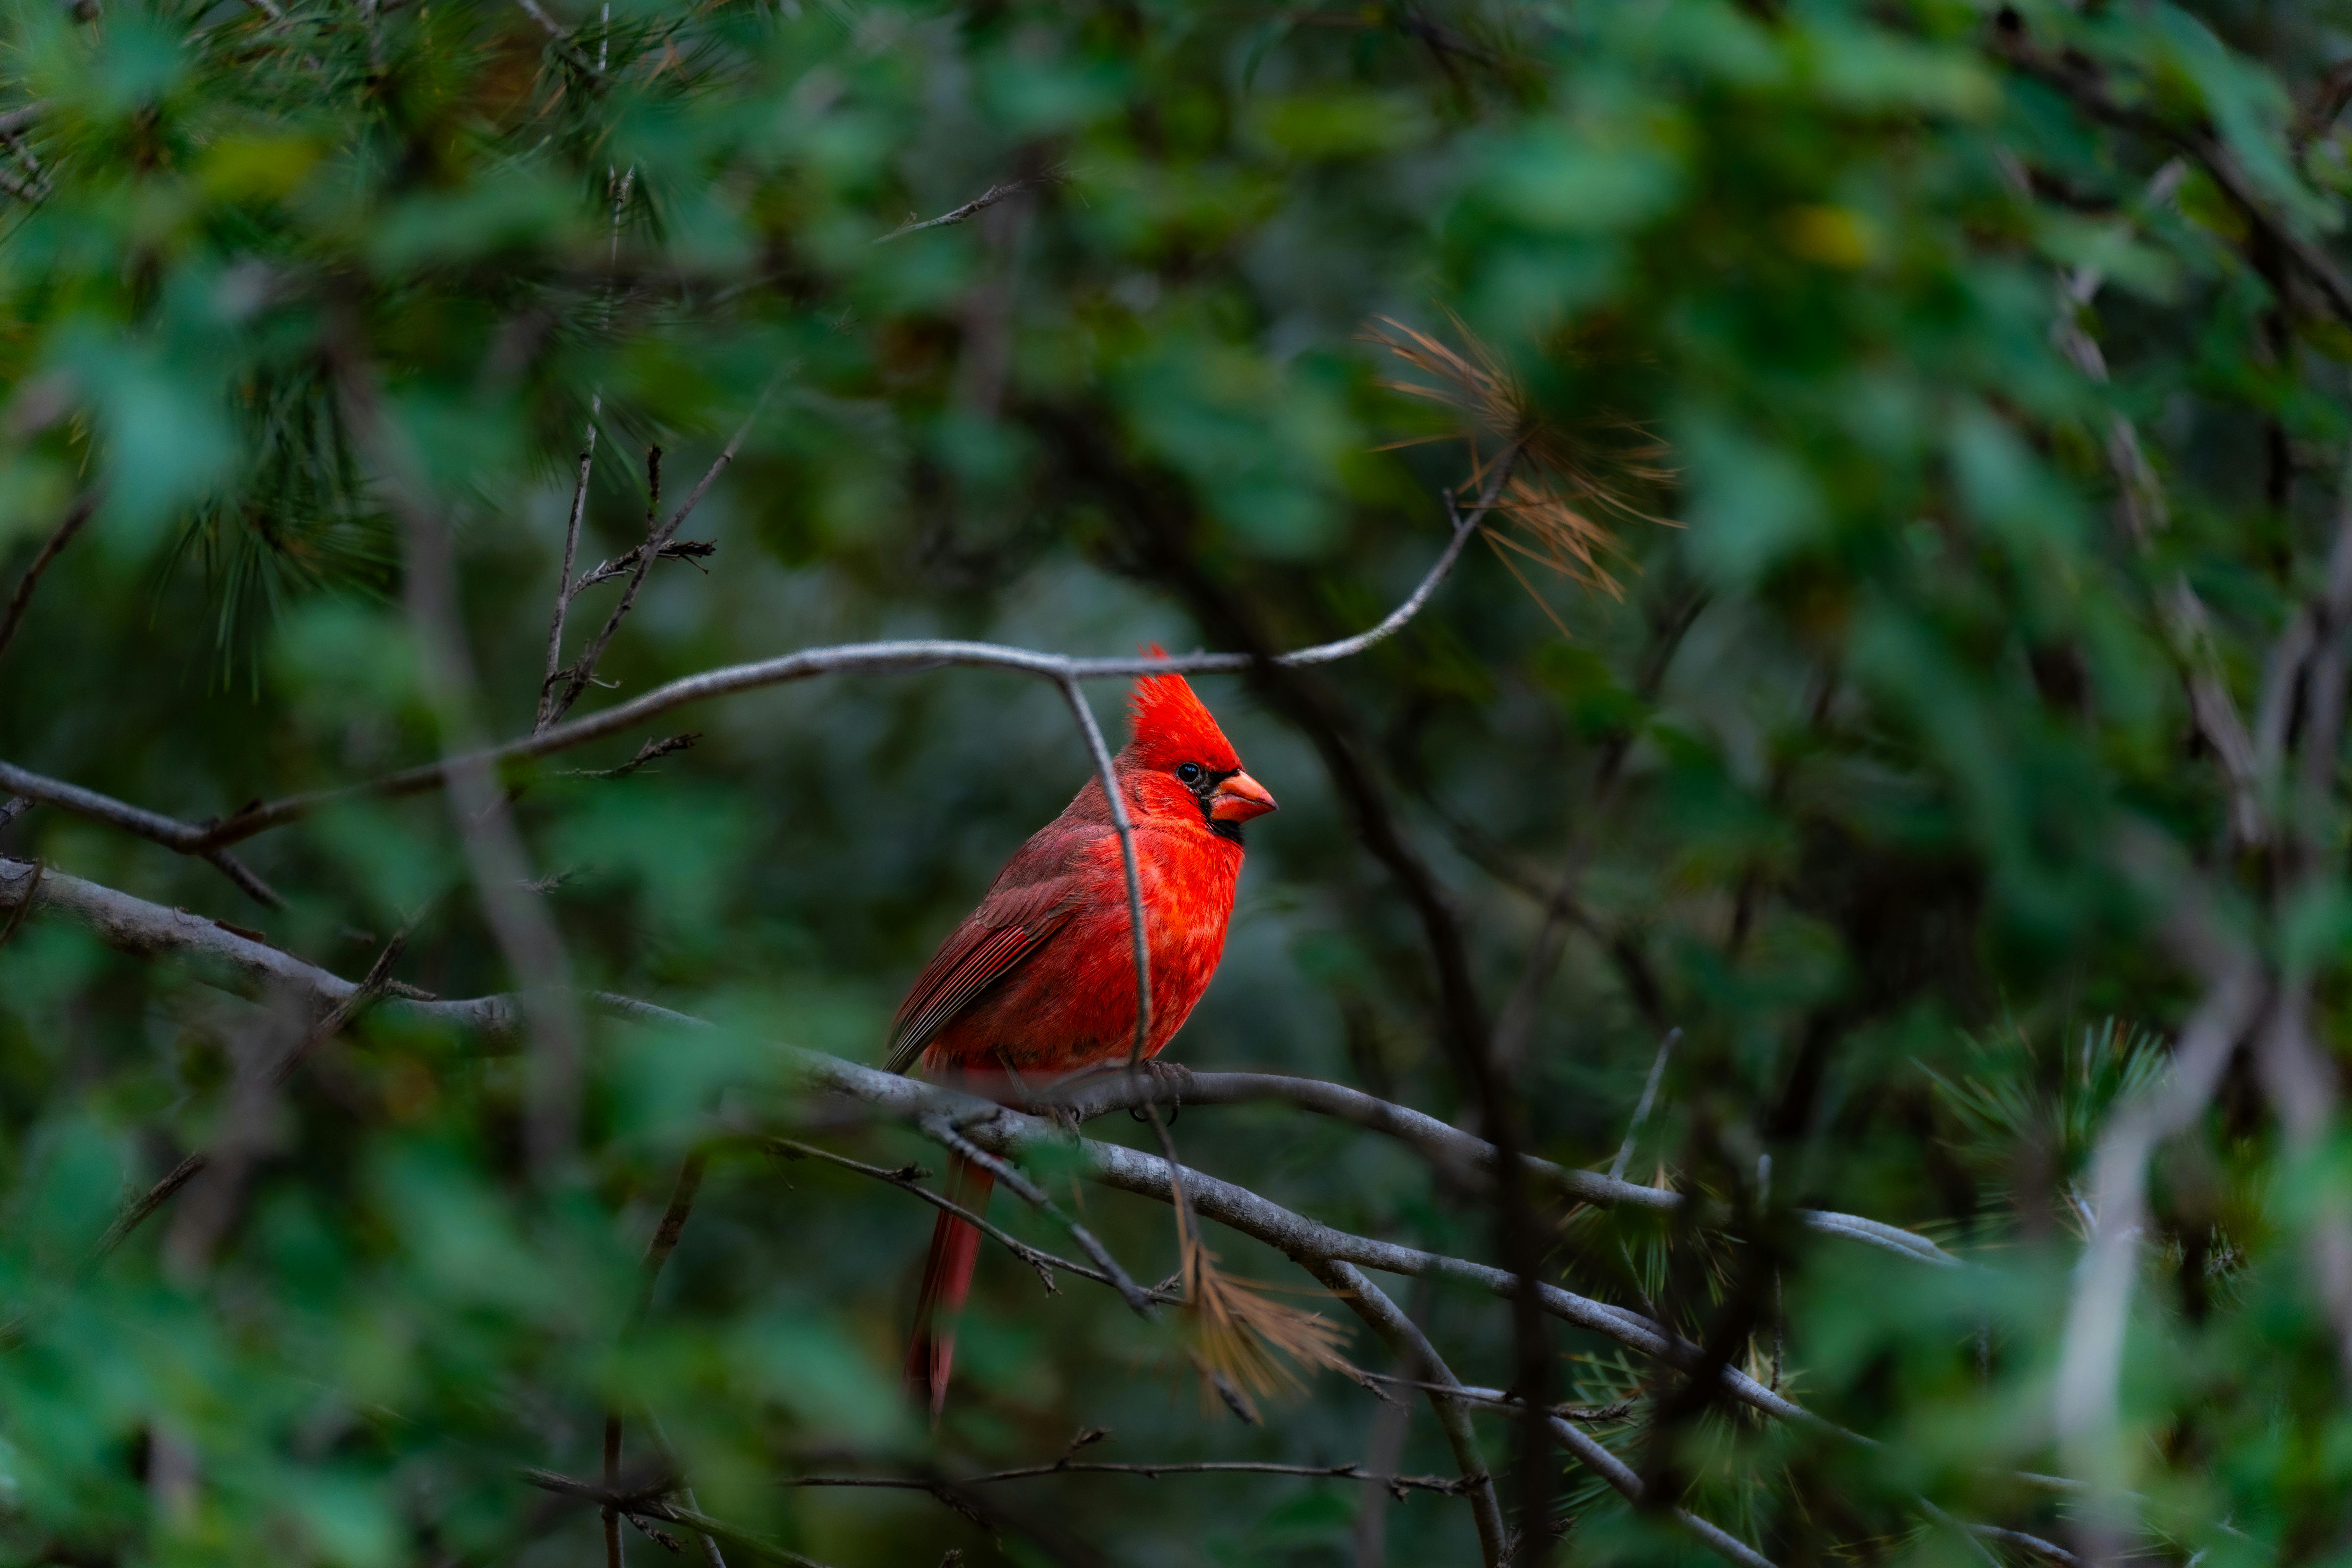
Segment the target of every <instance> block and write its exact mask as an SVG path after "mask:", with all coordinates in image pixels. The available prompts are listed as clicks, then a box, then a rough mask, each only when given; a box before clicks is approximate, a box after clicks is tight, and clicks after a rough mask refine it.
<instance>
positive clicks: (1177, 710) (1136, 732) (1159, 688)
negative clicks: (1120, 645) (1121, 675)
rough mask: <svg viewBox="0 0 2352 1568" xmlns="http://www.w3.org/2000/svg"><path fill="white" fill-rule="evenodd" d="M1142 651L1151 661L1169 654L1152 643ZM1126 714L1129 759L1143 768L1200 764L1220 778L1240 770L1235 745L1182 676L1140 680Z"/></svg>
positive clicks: (1144, 677)
mask: <svg viewBox="0 0 2352 1568" xmlns="http://www.w3.org/2000/svg"><path fill="white" fill-rule="evenodd" d="M1143 651H1144V652H1145V653H1147V654H1149V655H1150V656H1151V657H1152V658H1167V657H1168V653H1167V650H1166V649H1164V648H1162V647H1160V645H1159V644H1158V643H1152V644H1150V645H1149V646H1147V647H1145V648H1144V650H1143ZM1128 714H1129V720H1130V721H1131V722H1132V725H1133V729H1132V731H1131V734H1130V738H1129V741H1128V742H1127V754H1128V755H1129V756H1130V757H1132V758H1133V759H1135V761H1136V762H1138V763H1141V764H1142V765H1143V766H1145V767H1147V768H1162V767H1174V766H1176V765H1177V764H1178V763H1200V764H1201V765H1202V767H1204V768H1207V769H1209V770H1211V771H1212V772H1214V773H1223V772H1224V771H1225V770H1226V769H1228V768H1238V767H1240V766H1241V765H1242V760H1241V758H1240V757H1238V756H1236V755H1235V754H1234V746H1233V742H1230V741H1228V740H1226V739H1225V732H1224V731H1223V730H1220V729H1218V728H1217V721H1216V720H1215V719H1213V717H1211V716H1210V713H1209V710H1208V709H1206V708H1205V707H1203V706H1202V703H1201V700H1200V699H1199V698H1198V697H1196V696H1194V695H1193V694H1192V682H1190V681H1188V680H1186V679H1184V678H1183V677H1182V676H1181V675H1146V676H1142V677H1140V678H1139V679H1137V681H1136V683H1135V694H1134V695H1133V696H1132V697H1130V698H1129V699H1128Z"/></svg>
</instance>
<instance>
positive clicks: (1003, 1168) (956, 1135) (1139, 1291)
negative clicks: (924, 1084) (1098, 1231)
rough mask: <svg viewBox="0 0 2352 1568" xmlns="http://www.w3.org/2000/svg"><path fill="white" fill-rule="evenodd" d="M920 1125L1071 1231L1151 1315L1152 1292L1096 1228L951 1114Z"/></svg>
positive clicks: (1141, 1311) (1124, 1293) (1139, 1309)
mask: <svg viewBox="0 0 2352 1568" xmlns="http://www.w3.org/2000/svg"><path fill="white" fill-rule="evenodd" d="M918 1125H919V1126H920V1127H921V1128H922V1130H923V1131H924V1133H925V1134H926V1135H927V1136H929V1138H931V1139H933V1140H934V1141H936V1142H939V1143H940V1145H941V1146H942V1147H945V1148H947V1149H950V1150H952V1151H954V1152H956V1153H958V1154H961V1155H962V1156H963V1157H964V1158H965V1159H967V1160H969V1161H971V1163H973V1164H975V1165H978V1166H980V1167H981V1168H982V1170H985V1171H987V1172H989V1173H991V1174H992V1175H993V1176H995V1178H996V1179H997V1180H998V1181H1000V1182H1002V1183H1003V1184H1004V1185H1005V1186H1006V1188H1008V1189H1009V1190H1010V1191H1011V1192H1012V1193H1013V1194H1014V1195H1015V1196H1016V1197H1018V1198H1020V1199H1021V1201H1022V1202H1024V1203H1025V1204H1027V1205H1029V1206H1030V1207H1032V1208H1034V1209H1035V1210H1036V1211H1037V1212H1038V1213H1040V1214H1042V1215H1045V1217H1046V1218H1048V1219H1050V1220H1052V1221H1054V1222H1055V1224H1057V1225H1059V1226H1061V1227H1062V1228H1063V1229H1064V1230H1066V1231H1068V1232H1069V1233H1070V1239H1071V1240H1073V1241H1075V1242H1076V1243H1077V1244H1078V1246H1079V1247H1080V1248H1081V1249H1083V1250H1084V1251H1085V1253H1086V1255H1087V1257H1088V1258H1093V1259H1094V1260H1095V1267H1096V1268H1099V1269H1101V1270H1102V1271H1103V1272H1104V1273H1105V1274H1107V1275H1108V1276H1109V1277H1110V1281H1111V1288H1112V1289H1116V1290H1117V1291H1118V1293H1119V1295H1120V1296H1121V1297H1123V1298H1125V1300H1126V1301H1127V1304H1128V1305H1129V1307H1131V1308H1133V1309H1134V1310H1135V1312H1136V1315H1137V1316H1139V1317H1142V1318H1150V1316H1151V1308H1152V1299H1151V1293H1150V1291H1148V1290H1146V1289H1143V1288H1142V1287H1141V1286H1139V1285H1138V1284H1137V1283H1136V1282H1135V1281H1134V1279H1131V1278H1129V1275H1128V1272H1127V1270H1126V1269H1124V1268H1120V1267H1119V1266H1118V1259H1117V1258H1113V1257H1112V1256H1111V1255H1110V1249H1109V1248H1108V1247H1105V1246H1103V1244H1102V1243H1101V1242H1099V1241H1097V1240H1096V1239H1095V1234H1094V1232H1092V1231H1090V1230H1088V1229H1087V1227H1086V1226H1082V1225H1080V1224H1079V1223H1078V1222H1077V1221H1076V1220H1074V1219H1072V1218H1071V1217H1070V1216H1069V1215H1066V1214H1064V1213H1063V1212H1062V1211H1061V1209H1060V1207H1059V1206H1058V1205H1055V1202H1054V1200H1053V1199H1051V1198H1049V1197H1047V1196H1046V1195H1045V1189H1044V1188H1042V1187H1040V1186H1038V1185H1037V1184H1036V1183H1034V1182H1033V1181H1031V1180H1030V1179H1029V1178H1028V1177H1027V1176H1024V1175H1023V1174H1022V1173H1020V1172H1019V1171H1018V1170H1016V1169H1014V1168H1013V1166H1012V1165H1010V1164H1007V1163H1005V1162H1004V1161H1003V1160H1001V1159H999V1158H997V1157H996V1156H995V1155H994V1154H992V1153H990V1152H988V1151H987V1150H985V1149H982V1148H981V1147H980V1146H979V1145H977V1144H975V1143H973V1142H971V1140H970V1139H968V1138H966V1137H964V1135H963V1134H962V1132H961V1131H959V1130H958V1128H957V1127H956V1125H955V1123H954V1122H952V1121H950V1120H949V1119H948V1118H946V1117H944V1116H929V1117H926V1118H924V1119H923V1120H922V1121H920V1122H919V1123H918Z"/></svg>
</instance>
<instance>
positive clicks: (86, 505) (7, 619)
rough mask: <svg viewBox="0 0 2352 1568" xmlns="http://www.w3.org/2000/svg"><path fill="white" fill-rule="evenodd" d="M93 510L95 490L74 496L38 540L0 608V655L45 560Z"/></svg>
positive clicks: (52, 556)
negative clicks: (34, 552)
mask: <svg viewBox="0 0 2352 1568" xmlns="http://www.w3.org/2000/svg"><path fill="white" fill-rule="evenodd" d="M97 510H98V492H97V491H96V490H86V491H84V492H83V493H82V494H81V495H79V496H78V497H76V498H75V500H74V502H73V504H72V505H71V506H68V508H66V514H65V516H64V517H63V518H62V519H61V520H59V521H58V526H57V527H56V528H55V529H53V530H51V531H50V533H49V537H48V538H47V539H46V540H44V541H43V542H42V543H41V549H40V552H39V553H38V554H37V555H35V556H34V557H33V563H32V564H31V565H30V566H27V567H26V568H25V574H24V575H23V576H22V577H19V578H17V579H16V592H15V593H13V594H11V595H8V607H7V609H6V610H5V611H0V654H5V653H6V652H7V651H8V644H9V642H10V641H11V640H12V639H14V638H15V637H16V627H17V626H19V625H21V624H22V623H23V621H24V619H25V607H26V605H30V604H31V603H32V602H33V590H34V589H36V588H37V587H39V586H40V585H41V574H42V573H44V572H46V571H47V570H48V569H49V563H50V562H52V561H55V560H56V559H57V558H58V552H59V551H61V550H63V549H64V548H65V547H66V546H67V545H68V544H70V543H72V542H73V537H74V535H75V534H77V533H79V532H80V531H82V525H83V524H85V523H87V522H89V520H90V517H91V515H92V514H93V513H95V512H96V511H97Z"/></svg>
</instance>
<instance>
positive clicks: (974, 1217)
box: [762, 1138, 1183, 1302]
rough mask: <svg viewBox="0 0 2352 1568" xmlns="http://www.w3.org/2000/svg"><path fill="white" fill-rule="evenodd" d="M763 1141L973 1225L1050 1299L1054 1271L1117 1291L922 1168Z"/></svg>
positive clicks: (1167, 1294)
mask: <svg viewBox="0 0 2352 1568" xmlns="http://www.w3.org/2000/svg"><path fill="white" fill-rule="evenodd" d="M762 1142H763V1143H764V1145H765V1146H766V1147H768V1148H770V1149H772V1150H775V1151H777V1152H780V1153H782V1154H783V1155H785V1157H787V1158H791V1159H797V1158H800V1157H803V1156H806V1157H808V1158H811V1159H817V1160H823V1161H825V1162H826V1163H830V1164H835V1165H839V1166H841V1167H842V1168H843V1169H844V1170H848V1171H855V1172H856V1173H858V1174H859V1175H861V1176H871V1177H873V1178H874V1179H875V1180H876V1181H877V1182H887V1183H889V1184H891V1185H892V1186H894V1187H896V1188H898V1190H899V1191H900V1192H903V1193H912V1194H914V1195H915V1196H917V1197H919V1198H920V1199H922V1200H923V1201H924V1202H925V1203H927V1204H929V1205H931V1206H932V1207H933V1208H935V1209H938V1210H939V1211H940V1213H942V1214H951V1215H955V1216H956V1218H958V1219H960V1220H961V1221H963V1222H964V1224H966V1225H968V1226H971V1227H972V1228H973V1229H974V1230H977V1231H979V1232H980V1233H981V1234H982V1236H985V1237H988V1238H989V1239H990V1240H992V1241H994V1242H995V1243H996V1244H997V1245H998V1246H1000V1247H1003V1248H1004V1249H1005V1250H1006V1251H1007V1252H1010V1253H1011V1254H1013V1257H1015V1258H1019V1259H1020V1260H1021V1261H1022V1262H1024V1263H1025V1264H1027V1265H1028V1266H1029V1267H1030V1268H1033V1269H1034V1270H1035V1271H1036V1274H1037V1282H1038V1283H1039V1284H1041V1285H1043V1286H1045V1293H1046V1294H1047V1295H1049V1296H1053V1295H1058V1294H1060V1287H1059V1286H1057V1285H1055V1283H1054V1271H1055V1269H1059V1270H1061V1271H1062V1272H1063V1273H1065V1274H1075V1275H1076V1276H1078V1278H1080V1279H1091V1280H1093V1281H1094V1282H1095V1283H1096V1284H1097V1285H1108V1286H1110V1287H1111V1288H1112V1289H1118V1283H1117V1281H1115V1280H1113V1279H1111V1277H1110V1276H1109V1275H1108V1274H1106V1273H1104V1272H1103V1271H1102V1270H1100V1269H1098V1268H1087V1266H1086V1265H1085V1264H1083V1263H1073V1262H1071V1261H1070V1260H1069V1259H1068V1258H1056V1257H1055V1256H1054V1254H1052V1253H1050V1252H1041V1251H1040V1250H1038V1249H1037V1248H1036V1247H1032V1246H1030V1245H1029V1244H1028V1243H1027V1242H1025V1241H1023V1240H1022V1239H1021V1238H1020V1237H1017V1236H1013V1234H1011V1233H1010V1232H1008V1231H1006V1230H1004V1229H1003V1228H1002V1227H1000V1226H995V1225H992V1224H991V1223H990V1222H989V1220H988V1219H987V1217H986V1216H985V1215H978V1214H974V1213H973V1212H972V1211H971V1210H970V1209H968V1208H966V1207H964V1206H963V1205H961V1204H960V1203H957V1202H955V1201H954V1200H953V1199H952V1198H950V1197H947V1196H946V1195H944V1194H940V1193H935V1192H933V1191H931V1189H930V1188H929V1187H927V1186H925V1185H923V1184H922V1180H921V1178H922V1177H923V1176H924V1175H927V1174H929V1173H928V1172H925V1171H922V1170H920V1169H919V1167H916V1166H912V1165H909V1166H907V1167H905V1168H903V1169H900V1170H896V1171H886V1170H884V1169H883V1168H882V1167H881V1166H879V1165H869V1164H867V1163H866V1162H865V1161H863V1160H853V1159H851V1158H850V1157H849V1156H848V1155H846V1154H836V1153H835V1152H833V1151H832V1150H830V1149H820V1148H818V1147H817V1146H816V1145H815V1144H814V1143H803V1142H799V1141H798V1140H797V1139H793V1138H769V1139H764V1140H762ZM1150 1296H1151V1299H1152V1300H1154V1301H1160V1302H1168V1301H1177V1300H1182V1299H1183V1298H1182V1295H1181V1292H1178V1291H1176V1290H1172V1289H1154V1290H1152V1291H1151V1292H1150Z"/></svg>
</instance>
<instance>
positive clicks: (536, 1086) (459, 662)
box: [360, 405, 586, 1174]
mask: <svg viewBox="0 0 2352 1568" xmlns="http://www.w3.org/2000/svg"><path fill="white" fill-rule="evenodd" d="M363 412H364V413H366V414H372V413H373V409H372V408H368V407H365V406H364V405H363ZM360 423H361V425H362V428H363V429H374V430H375V431H376V434H375V437H374V439H373V442H372V444H373V445H374V446H376V447H381V448H387V450H385V451H383V452H382V453H380V455H379V463H380V466H382V467H385V468H393V469H394V471H395V472H398V473H400V474H401V475H402V477H403V478H405V477H406V474H405V470H406V468H407V467H408V465H406V464H405V463H401V462H399V461H398V457H397V455H396V454H394V453H392V452H391V451H389V450H388V448H389V447H390V442H389V441H388V440H387V439H386V438H385V437H384V436H383V433H382V431H381V429H380V428H379V427H377V426H376V424H375V422H374V421H373V419H366V418H363V419H362V421H361V422H360ZM391 488H392V489H393V492H394V505H395V507H396V508H397V510H399V511H400V513H401V514H402V519H403V521H404V523H405V524H406V526H407V532H408V557H409V558H408V572H407V598H408V614H409V620H410V622H411V623H412V624H413V625H414V626H415V629H416V640H417V644H418V647H419V648H420V650H421V651H422V652H423V654H424V656H425V673H426V676H427V679H428V681H429V683H430V688H431V694H432V698H433V705H434V707H435V708H436V709H437V710H439V713H438V716H439V718H440V721H441V728H442V732H443V734H444V735H445V736H446V737H447V739H448V741H449V742H451V749H452V750H456V751H459V752H468V753H472V754H478V752H476V745H477V737H478V734H479V728H478V719H477V714H478V687H477V684H476V681H475V679H474V670H473V661H472V658H471V656H470V655H469V654H468V653H467V648H466V643H465V636H464V633H463V631H462V630H461V629H460V628H459V626H458V624H457V602H456V601H457V581H456V564H455V562H454V561H453V559H452V555H453V545H452V542H451V541H450V538H449V531H448V528H447V526H446V524H445V523H444V522H443V521H442V519H441V517H440V515H439V514H438V512H436V510H434V508H433V507H432V506H431V505H430V504H428V503H427V502H426V501H425V500H424V499H423V498H422V496H421V494H419V493H418V492H417V490H416V489H415V488H414V487H413V486H412V485H410V484H408V483H399V482H396V483H394V485H393V486H392V487H391ZM448 805H449V812H450V816H451V818H452V821H453V825H454V826H456V827H457V837H458V841H459V843H460V845H461V846H462V847H463V848H464V850H465V854H466V860H467V868H468V869H469V870H470V871H471V872H472V874H473V879H474V887H475V891H476V893H477V894H478V897H479V899H480V901H481V906H482V913H483V914H484V915H485V916H486V917H487V918H488V922H489V926H490V931H491V934H492V935H494V936H495V937H496V938H497V939H498V943H499V950H500V951H501V952H503V954H504V955H505V957H506V960H507V963H509V965H511V966H512V968H513V970H514V972H515V977H516V979H517V980H519V981H520V983H521V985H522V992H521V995H522V1005H523V1011H524V1015H525V1016H527V1017H528V1018H529V1019H530V1042H531V1047H532V1050H531V1073H530V1107H529V1114H528V1118H527V1124H526V1128H525V1132H526V1139H527V1142H528V1143H529V1145H530V1160H531V1163H532V1165H533V1167H534V1168H535V1169H537V1170H538V1171H540V1172H541V1173H542V1174H544V1173H551V1172H552V1171H553V1170H554V1169H555V1168H556V1167H557V1166H558V1165H560V1164H561V1163H562V1162H563V1160H564V1159H565V1158H566V1157H567V1156H568V1155H569V1153H570V1152H571V1149H572V1140H573V1137H574V1135H575V1133H576V1131H577V1129H578V1123H579V1116H580V1072H581V1063H582V1059H583V1056H584V1054H585V1037H586V1029H585V1026H584V1023H583V1019H582V1017H581V1016H580V1009H579V1006H578V1005H577V1004H576V1002H575V1001H574V1000H573V998H572V991H571V983H570V968H571V965H570V962H569V960H568V959H567V958H566V956H565V954H564V951H563V938H562V933H561V932H559V931H557V930H556V926H555V920H554V917H553V915H552V914H551V913H550V912H549V910H548V907H547V905H546V903H545V902H544V901H543V900H538V899H534V898H530V897H529V896H528V895H526V894H525V893H524V892H523V890H522V889H524V887H525V886H526V885H528V884H529V883H530V880H531V875H530V861H529V860H528V858H526V856H525V854H524V851H523V845H522V837H521V835H520V833H519V832H517V831H516V828H515V825H514V816H513V814H512V813H511V812H510V811H509V809H508V806H507V796H506V792H505V791H504V790H503V789H501V788H500V787H499V783H498V780H497V778H496V777H495V776H494V775H493V773H492V772H491V770H490V769H489V768H488V766H487V765H485V764H482V763H464V762H461V763H459V764H458V765H457V766H455V767H453V768H451V769H450V770H449V798H448Z"/></svg>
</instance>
